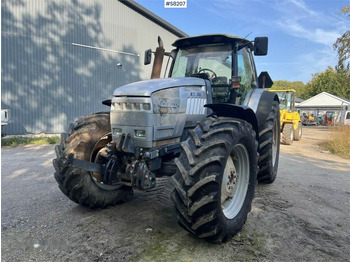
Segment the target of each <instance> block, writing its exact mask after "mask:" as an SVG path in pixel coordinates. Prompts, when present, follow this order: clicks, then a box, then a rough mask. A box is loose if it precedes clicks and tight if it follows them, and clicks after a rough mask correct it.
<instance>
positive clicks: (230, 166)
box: [171, 117, 257, 242]
mask: <svg viewBox="0 0 350 262" xmlns="http://www.w3.org/2000/svg"><path fill="white" fill-rule="evenodd" d="M181 146H182V152H181V155H180V157H179V158H177V159H175V163H176V165H177V172H176V174H175V176H174V177H173V178H172V180H173V184H174V186H175V189H174V191H173V193H172V195H171V199H172V201H173V203H174V206H175V213H176V215H177V219H178V222H179V224H180V225H181V226H182V227H183V228H185V229H186V230H187V231H189V232H191V233H192V234H195V235H197V236H198V237H200V238H204V239H206V240H208V241H211V242H220V241H225V240H227V239H228V238H230V237H232V236H233V235H234V234H236V233H237V232H238V231H239V230H241V229H242V227H243V225H244V223H245V221H246V219H247V214H248V212H249V211H250V209H251V203H252V200H253V197H254V190H255V185H256V174H257V141H256V139H255V132H254V131H253V130H252V126H251V125H250V124H248V123H247V122H246V121H243V120H239V119H232V118H223V117H220V118H213V117H210V118H207V119H206V120H205V121H204V122H203V124H202V125H201V124H199V125H197V127H196V128H195V129H194V130H192V131H191V132H189V137H188V138H187V140H185V141H184V142H182V143H181Z"/></svg>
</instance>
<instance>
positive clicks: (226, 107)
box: [204, 103, 259, 139]
mask: <svg viewBox="0 0 350 262" xmlns="http://www.w3.org/2000/svg"><path fill="white" fill-rule="evenodd" d="M204 106H205V107H208V108H210V109H211V110H213V112H214V113H215V114H216V115H217V116H223V117H234V118H239V119H243V120H245V121H247V122H248V123H250V124H251V125H252V127H253V129H254V131H255V133H256V138H257V139H258V138H259V129H258V122H257V118H256V116H255V113H254V111H253V110H252V109H251V108H249V107H248V106H244V105H235V104H229V103H220V104H206V105H204Z"/></svg>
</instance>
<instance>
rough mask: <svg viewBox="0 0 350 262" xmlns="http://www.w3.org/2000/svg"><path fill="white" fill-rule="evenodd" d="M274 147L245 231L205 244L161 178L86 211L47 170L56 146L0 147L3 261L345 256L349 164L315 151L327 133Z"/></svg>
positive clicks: (349, 252) (348, 251) (314, 132)
mask: <svg viewBox="0 0 350 262" xmlns="http://www.w3.org/2000/svg"><path fill="white" fill-rule="evenodd" d="M303 131H304V134H303V137H302V140H301V141H299V142H294V143H293V144H292V145H291V146H286V145H281V153H280V163H279V172H278V176H277V179H276V181H275V182H274V183H273V184H271V185H258V187H257V190H256V197H255V200H254V203H253V208H252V211H251V213H250V214H249V217H248V220H247V223H246V225H245V227H244V228H243V230H242V231H241V232H240V233H239V234H238V235H236V236H235V237H234V238H233V239H231V240H229V241H228V242H226V243H223V244H211V243H207V242H205V241H203V240H200V239H197V238H194V237H192V236H191V235H189V234H188V233H186V232H185V231H184V230H182V228H180V227H179V226H178V225H177V222H176V219H175V217H174V215H173V210H172V206H171V202H170V200H169V196H168V195H169V187H168V181H167V179H166V178H163V179H159V180H158V186H157V187H156V188H155V189H154V190H151V191H150V192H135V194H134V196H133V197H131V198H130V199H128V201H127V202H126V203H124V204H121V205H117V206H114V207H109V208H107V209H99V210H90V209H87V208H83V207H81V206H79V205H77V204H75V203H73V202H71V201H70V200H69V199H68V198H67V197H65V196H64V195H63V194H62V193H61V192H60V191H59V189H58V187H57V183H56V181H55V179H54V177H53V173H54V169H53V167H52V159H53V158H54V157H55V154H54V146H52V145H46V146H20V147H15V148H2V158H1V160H2V162H1V166H2V172H1V179H2V181H1V182H2V183H1V200H2V202H1V204H2V207H1V258H2V259H1V260H2V261H9V262H10V261H11V262H12V261H349V258H350V248H349V245H350V161H349V160H345V159H342V158H340V157H338V156H334V155H332V154H330V153H328V152H322V150H321V149H320V148H319V147H317V143H318V142H319V141H322V140H323V139H326V138H327V137H328V134H329V133H328V130H326V129H319V128H304V130H303Z"/></svg>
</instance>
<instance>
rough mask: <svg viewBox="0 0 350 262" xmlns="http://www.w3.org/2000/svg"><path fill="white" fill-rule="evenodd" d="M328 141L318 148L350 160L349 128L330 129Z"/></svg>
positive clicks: (345, 126) (337, 127)
mask: <svg viewBox="0 0 350 262" xmlns="http://www.w3.org/2000/svg"><path fill="white" fill-rule="evenodd" d="M330 130H331V135H330V139H329V140H328V141H324V142H322V143H321V144H320V146H321V147H322V148H323V149H325V150H328V151H330V152H331V153H333V154H336V155H339V156H341V157H344V158H347V159H350V126H349V125H342V126H335V127H332V128H331V129H330Z"/></svg>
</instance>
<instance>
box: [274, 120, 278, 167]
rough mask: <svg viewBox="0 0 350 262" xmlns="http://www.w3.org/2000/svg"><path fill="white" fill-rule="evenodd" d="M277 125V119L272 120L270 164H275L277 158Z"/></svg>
mask: <svg viewBox="0 0 350 262" xmlns="http://www.w3.org/2000/svg"><path fill="white" fill-rule="evenodd" d="M278 133H279V130H278V126H277V121H274V124H273V139H272V166H275V164H276V159H277V146H278V140H279V138H278Z"/></svg>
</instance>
